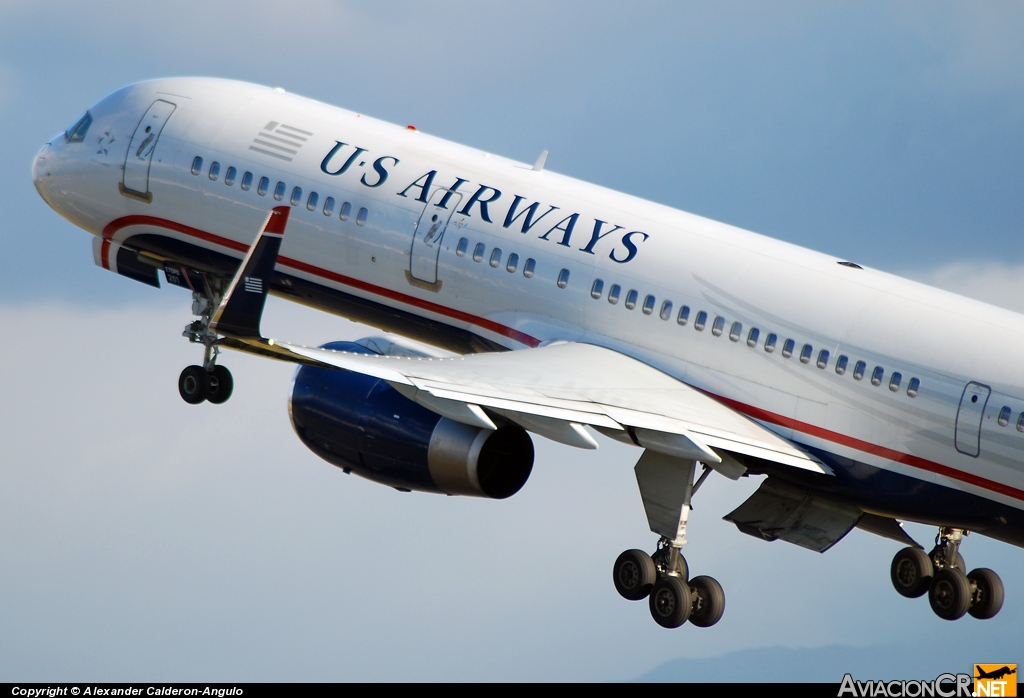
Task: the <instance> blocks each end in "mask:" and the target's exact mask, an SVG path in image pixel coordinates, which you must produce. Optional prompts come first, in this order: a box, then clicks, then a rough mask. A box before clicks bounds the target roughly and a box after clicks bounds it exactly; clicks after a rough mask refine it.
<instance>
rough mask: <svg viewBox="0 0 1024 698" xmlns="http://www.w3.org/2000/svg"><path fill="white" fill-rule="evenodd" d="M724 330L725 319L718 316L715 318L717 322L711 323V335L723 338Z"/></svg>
mask: <svg viewBox="0 0 1024 698" xmlns="http://www.w3.org/2000/svg"><path fill="white" fill-rule="evenodd" d="M724 329H725V318H724V317H722V316H721V315H719V316H717V317H716V318H715V321H714V322H713V323H711V334H713V335H715V336H716V337H721V336H722V330H724Z"/></svg>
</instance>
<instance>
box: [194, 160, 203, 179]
mask: <svg viewBox="0 0 1024 698" xmlns="http://www.w3.org/2000/svg"><path fill="white" fill-rule="evenodd" d="M202 171H203V159H202V158H201V157H199V156H198V155H196V156H195V157H194V158H192V174H194V175H197V174H199V173H200V172H202Z"/></svg>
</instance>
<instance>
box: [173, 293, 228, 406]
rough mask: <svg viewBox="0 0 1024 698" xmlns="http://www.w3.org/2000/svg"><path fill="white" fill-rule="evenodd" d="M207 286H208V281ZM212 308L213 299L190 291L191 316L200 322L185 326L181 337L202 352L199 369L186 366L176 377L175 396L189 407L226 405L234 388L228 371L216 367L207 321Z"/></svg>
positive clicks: (215, 348)
mask: <svg viewBox="0 0 1024 698" xmlns="http://www.w3.org/2000/svg"><path fill="white" fill-rule="evenodd" d="M207 285H210V282H209V281H207ZM218 295H219V294H218ZM215 307H216V306H215V304H214V302H213V298H211V297H210V296H208V295H206V294H203V293H200V292H199V291H196V290H195V289H193V290H192V314H193V315H198V316H199V319H198V320H194V321H192V322H190V323H189V324H187V325H185V331H184V332H182V333H181V334H182V336H183V337H188V341H190V342H193V343H194V344H202V345H203V347H204V348H205V351H204V353H203V365H202V366H186V367H185V369H184V370H183V371H182V372H181V375H180V376H178V393H179V394H180V395H181V399H182V400H184V401H185V402H187V403H188V404H190V405H198V404H199V403H201V402H205V401H209V402H211V403H213V404H215V405H219V404H221V403H223V402H227V399H228V398H229V397H231V391H232V390H233V388H234V385H235V381H234V379H233V378H232V377H231V371H229V370H228V369H227V368H225V367H224V366H221V365H219V364H217V356H218V355H219V354H220V347H218V346H217V339H218V337H217V335H216V333H213V332H211V331H210V319H211V317H212V315H213V311H214V308H215Z"/></svg>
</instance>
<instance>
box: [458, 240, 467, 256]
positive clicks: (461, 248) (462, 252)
mask: <svg viewBox="0 0 1024 698" xmlns="http://www.w3.org/2000/svg"><path fill="white" fill-rule="evenodd" d="M468 249H469V240H468V239H466V238H460V239H459V244H458V245H456V246H455V254H457V255H459V256H460V257H465V256H466V250H468Z"/></svg>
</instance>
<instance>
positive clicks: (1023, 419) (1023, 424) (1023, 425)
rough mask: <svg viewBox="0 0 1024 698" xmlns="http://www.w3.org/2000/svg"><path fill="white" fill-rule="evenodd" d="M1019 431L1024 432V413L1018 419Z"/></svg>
mask: <svg viewBox="0 0 1024 698" xmlns="http://www.w3.org/2000/svg"><path fill="white" fill-rule="evenodd" d="M1017 431H1024V412H1021V413H1020V416H1019V417H1017Z"/></svg>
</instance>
